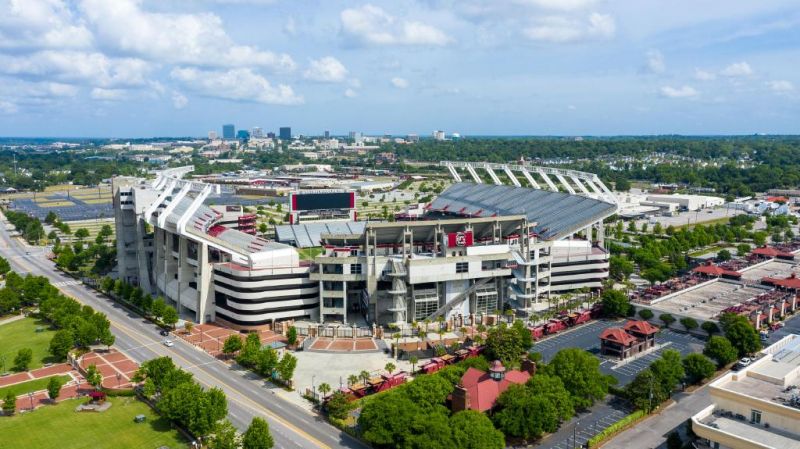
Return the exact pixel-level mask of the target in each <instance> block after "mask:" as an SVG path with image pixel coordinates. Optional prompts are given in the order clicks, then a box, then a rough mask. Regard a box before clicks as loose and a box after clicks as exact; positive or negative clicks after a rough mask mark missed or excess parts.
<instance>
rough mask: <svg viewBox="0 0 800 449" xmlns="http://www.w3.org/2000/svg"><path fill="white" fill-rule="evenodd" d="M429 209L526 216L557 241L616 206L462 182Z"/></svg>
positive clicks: (543, 234)
mask: <svg viewBox="0 0 800 449" xmlns="http://www.w3.org/2000/svg"><path fill="white" fill-rule="evenodd" d="M429 209H430V210H432V211H437V212H442V213H447V214H453V215H457V216H467V217H492V216H505V215H525V216H526V217H527V218H528V221H529V222H531V223H532V224H534V227H533V230H534V231H535V232H536V233H537V234H539V237H540V238H542V239H544V240H556V239H559V238H562V237H565V236H568V235H570V234H572V233H574V232H576V231H579V230H581V229H583V228H584V227H586V226H587V225H589V224H591V223H594V222H596V221H599V220H602V219H604V218H606V217H608V216H610V215H612V214H614V213H615V212H616V211H617V206H616V205H615V204H611V203H607V202H605V201H600V200H596V199H592V198H587V197H585V196H580V195H571V194H569V193H564V192H552V191H546V190H538V189H531V188H525V187H514V186H506V185H489V184H472V183H466V182H463V183H456V184H453V185H451V186H450V187H448V188H447V189H446V190H445V191H444V192H442V193H441V194H440V195H439V196H438V197H437V198H436V199H435V200H433V202H432V203H431V205H430V207H429Z"/></svg>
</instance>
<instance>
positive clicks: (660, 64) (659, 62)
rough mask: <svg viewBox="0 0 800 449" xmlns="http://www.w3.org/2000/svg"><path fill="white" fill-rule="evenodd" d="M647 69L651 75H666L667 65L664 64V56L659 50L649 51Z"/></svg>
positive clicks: (646, 55)
mask: <svg viewBox="0 0 800 449" xmlns="http://www.w3.org/2000/svg"><path fill="white" fill-rule="evenodd" d="M645 57H646V59H647V60H646V62H645V68H646V69H647V71H648V72H650V73H664V71H666V70H667V64H666V62H664V55H663V54H662V53H661V52H660V51H658V50H649V51H648V52H647V53H646V54H645Z"/></svg>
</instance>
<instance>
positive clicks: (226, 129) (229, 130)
mask: <svg viewBox="0 0 800 449" xmlns="http://www.w3.org/2000/svg"><path fill="white" fill-rule="evenodd" d="M222 138H223V139H234V138H236V127H235V126H233V125H222Z"/></svg>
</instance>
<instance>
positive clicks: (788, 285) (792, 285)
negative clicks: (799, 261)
mask: <svg viewBox="0 0 800 449" xmlns="http://www.w3.org/2000/svg"><path fill="white" fill-rule="evenodd" d="M761 283H762V284H767V285H773V286H775V287H782V288H785V289H787V290H798V291H800V278H798V277H797V274H795V273H792V275H791V276H789V277H788V278H786V279H781V278H771V277H763V278H761Z"/></svg>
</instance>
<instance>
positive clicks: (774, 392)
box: [692, 334, 800, 449]
mask: <svg viewBox="0 0 800 449" xmlns="http://www.w3.org/2000/svg"><path fill="white" fill-rule="evenodd" d="M758 356H759V357H760V358H758V360H756V361H754V362H753V363H752V364H751V365H750V366H748V367H745V368H743V369H741V370H740V371H736V372H730V373H728V374H725V375H724V376H723V377H721V378H719V379H717V380H715V381H714V382H712V383H711V384H710V385H709V386H708V388H709V392H710V393H711V400H712V401H713V404H712V405H710V406H708V407H706V408H705V409H703V410H702V411H700V412H699V413H697V414H696V415H694V416H693V417H692V430H693V431H694V433H695V434H697V436H698V437H700V438H703V439H705V440H706V442H707V443H708V444H709V446H710V447H712V448H715V449H800V387H798V385H800V335H794V334H793V335H788V336H786V337H784V338H783V339H781V340H780V341H778V342H777V343H775V344H773V345H772V346H770V347H768V348H766V349H764V350H763V351H761V352H760V353H759V355H758Z"/></svg>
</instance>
